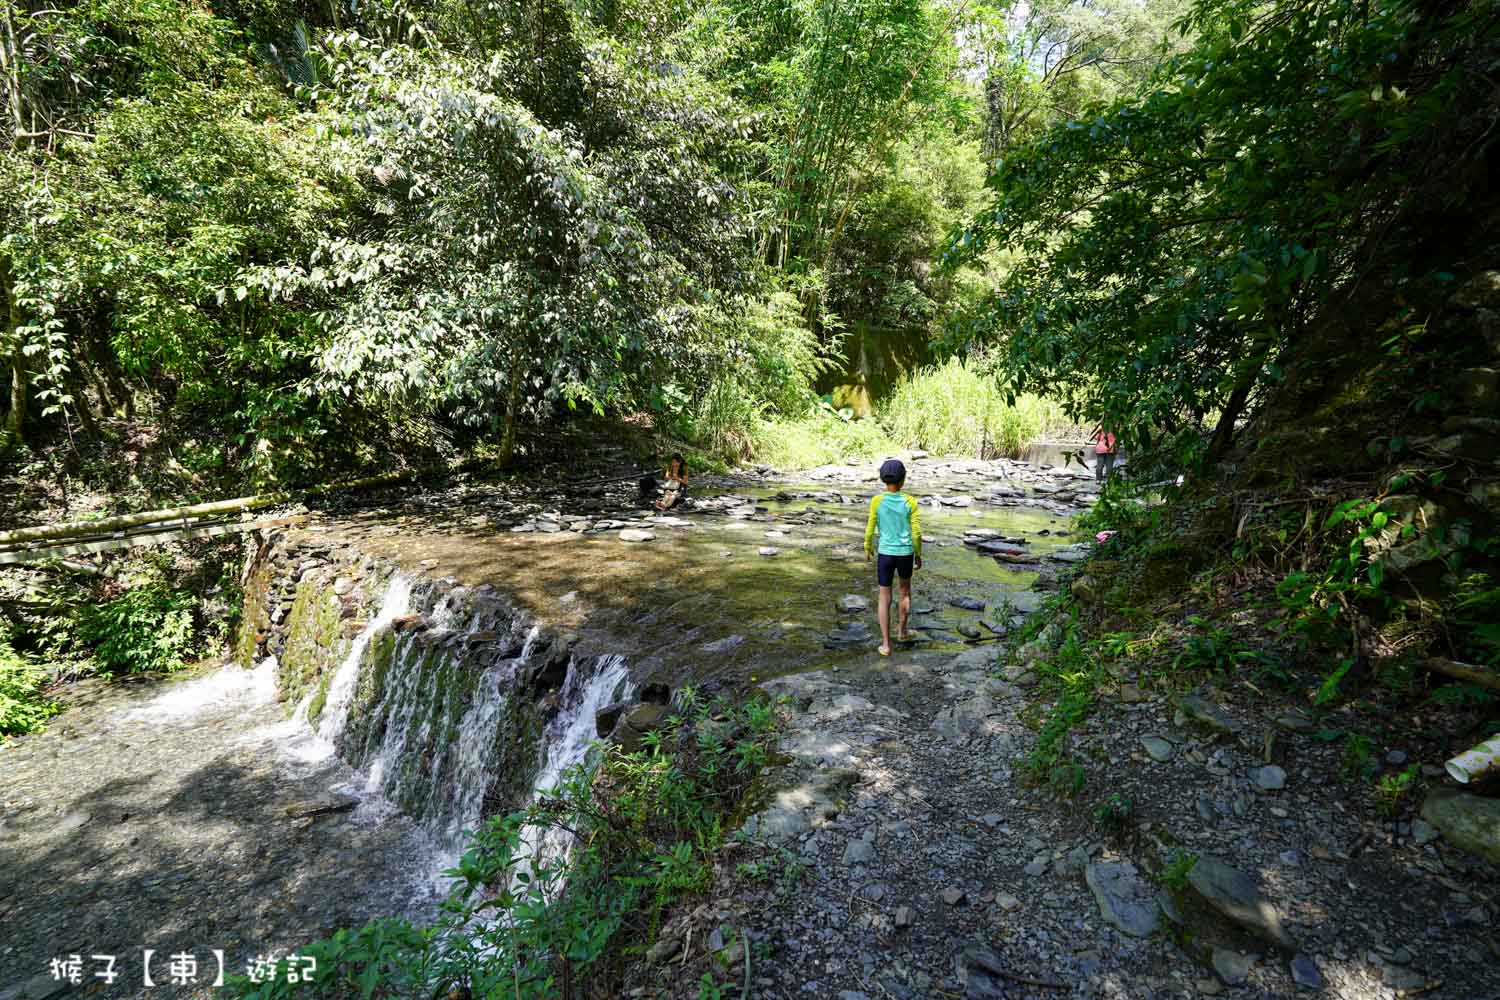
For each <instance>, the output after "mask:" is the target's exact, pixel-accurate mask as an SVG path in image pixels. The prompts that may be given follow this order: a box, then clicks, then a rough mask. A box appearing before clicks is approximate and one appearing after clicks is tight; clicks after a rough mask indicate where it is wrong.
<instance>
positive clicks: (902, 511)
mask: <svg viewBox="0 0 1500 1000" xmlns="http://www.w3.org/2000/svg"><path fill="white" fill-rule="evenodd" d="M880 481H881V482H882V483H885V492H884V493H877V494H875V496H874V497H872V498H871V500H870V519H869V521H868V522H866V524H865V561H866V562H869V561H870V559H871V558H874V557H876V556H877V555H878V561H877V562H876V564H875V566H876V569H875V573H876V577H877V579H878V580H879V582H880V602H879V604H878V605H877V611H878V614H879V617H880V655H881V656H890V655H891V585H892V584H893V583H894V582H895V579H896V577H900V578H901V630H900V632H899V633H898V637H899V638H900V639H901V641H902V642H907V641H909V640H910V639H911V633H910V632H908V631H907V622H908V621H909V620H910V618H911V575H912V572H913V571H914V570H919V569H921V568H922V518H921V515H919V514H918V513H917V501H916V499H915V498H914V497H912V496H910V495H909V494H906V493H903V492H901V487H903V486H905V485H906V466H904V465H902V464H901V463H900V461H898V460H897V459H894V458H888V459H886V461H885V463H884V464H883V465H881V466H880ZM877 532H878V533H879V535H880V546H879V550H878V553H877V550H876V547H875V535H876V533H877Z"/></svg>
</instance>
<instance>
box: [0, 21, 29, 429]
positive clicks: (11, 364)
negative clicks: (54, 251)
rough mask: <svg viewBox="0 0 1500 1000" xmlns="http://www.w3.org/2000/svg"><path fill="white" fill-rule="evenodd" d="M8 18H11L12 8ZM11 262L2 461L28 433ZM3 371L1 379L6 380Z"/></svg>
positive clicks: (2, 327)
mask: <svg viewBox="0 0 1500 1000" xmlns="http://www.w3.org/2000/svg"><path fill="white" fill-rule="evenodd" d="M6 16H7V17H9V8H7V11H6ZM14 287H15V286H14V284H13V282H12V279H11V269H10V261H9V260H7V259H4V258H0V347H3V349H4V351H5V352H6V353H7V354H8V355H9V357H4V356H0V365H4V366H5V367H8V368H9V369H10V401H9V408H8V409H7V410H6V411H5V424H4V426H3V427H0V458H3V457H5V456H6V455H9V454H10V453H11V451H12V450H14V449H15V447H16V446H17V445H19V444H20V443H21V441H22V440H23V435H24V433H25V430H26V355H25V354H23V353H21V335H20V333H19V332H18V331H19V330H20V327H21V306H20V304H19V303H17V302H16V297H15V291H14ZM3 371H4V369H3V368H0V377H3Z"/></svg>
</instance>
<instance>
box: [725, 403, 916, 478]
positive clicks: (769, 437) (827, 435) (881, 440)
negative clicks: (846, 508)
mask: <svg viewBox="0 0 1500 1000" xmlns="http://www.w3.org/2000/svg"><path fill="white" fill-rule="evenodd" d="M896 450H897V447H896V443H895V442H894V441H892V440H891V439H890V437H889V436H888V435H887V434H886V433H885V429H884V428H882V427H881V426H880V424H879V423H878V422H876V421H874V420H845V419H844V418H843V417H841V416H839V415H838V414H837V413H833V412H831V411H829V410H827V409H818V410H814V411H813V412H812V413H810V414H808V415H807V416H805V417H801V418H798V419H787V418H778V419H775V420H761V421H758V422H757V423H756V425H755V427H754V428H753V429H752V430H751V453H752V454H753V455H754V456H755V459H756V460H757V461H760V462H765V463H766V464H767V465H772V466H775V467H776V468H778V469H809V468H812V467H813V466H815V465H828V464H831V463H833V462H842V461H845V460H846V459H851V458H859V459H868V460H874V459H878V458H884V457H885V456H887V455H889V454H891V453H892V452H894V451H896Z"/></svg>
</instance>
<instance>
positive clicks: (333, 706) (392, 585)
mask: <svg viewBox="0 0 1500 1000" xmlns="http://www.w3.org/2000/svg"><path fill="white" fill-rule="evenodd" d="M410 610H411V580H409V579H407V577H406V575H405V574H403V573H396V574H393V575H392V576H391V579H390V581H389V582H388V583H387V584H386V585H385V596H384V597H383V598H381V601H380V610H379V611H378V612H376V614H375V617H374V618H372V619H370V622H369V623H368V624H367V625H365V627H364V628H362V629H360V632H359V635H357V636H356V637H355V639H354V644H353V645H352V646H350V647H349V653H348V655H347V656H345V657H344V659H343V660H342V661H341V662H340V663H339V667H338V670H336V671H334V674H333V680H331V681H329V682H328V699H327V701H326V702H325V703H324V706H323V714H322V715H321V716H319V718H318V724H317V726H315V727H314V728H315V729H316V730H317V733H318V735H319V736H321V737H322V738H323V739H325V740H327V741H328V742H330V743H332V744H335V745H337V744H338V741H339V737H340V736H342V735H343V733H344V726H345V724H346V723H347V722H348V720H349V701H350V699H351V698H352V696H353V694H354V688H355V685H356V684H357V683H358V681H359V668H360V664H361V663H362V662H363V660H364V657H365V650H366V649H368V648H369V645H370V640H371V639H372V638H374V637H375V633H377V632H379V631H380V630H381V629H384V628H388V627H389V626H390V624H391V622H393V621H395V620H396V619H397V618H400V617H401V616H402V615H404V614H407V613H408V612H409V611H410Z"/></svg>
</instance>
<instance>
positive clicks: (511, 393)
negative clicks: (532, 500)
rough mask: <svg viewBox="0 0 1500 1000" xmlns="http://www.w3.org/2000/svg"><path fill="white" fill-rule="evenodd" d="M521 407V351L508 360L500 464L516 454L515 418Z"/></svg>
mask: <svg viewBox="0 0 1500 1000" xmlns="http://www.w3.org/2000/svg"><path fill="white" fill-rule="evenodd" d="M520 408H521V352H520V351H519V350H517V351H516V353H515V356H514V357H513V358H511V362H510V386H509V387H508V388H507V389H506V397H505V428H504V430H503V431H502V435H501V438H500V464H501V465H502V466H506V465H509V464H510V461H511V459H512V458H514V457H515V454H516V418H517V414H518V413H519V411H520Z"/></svg>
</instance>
